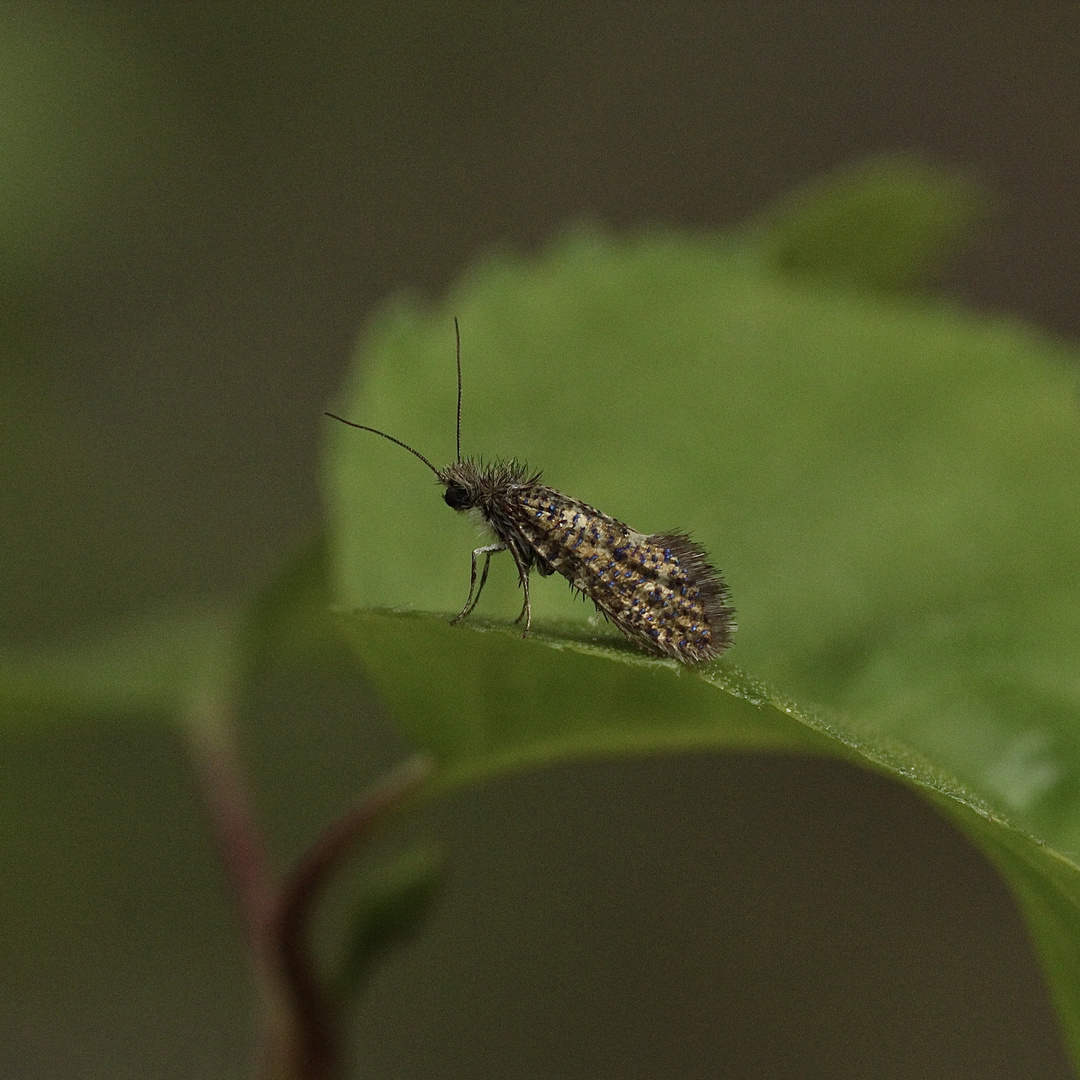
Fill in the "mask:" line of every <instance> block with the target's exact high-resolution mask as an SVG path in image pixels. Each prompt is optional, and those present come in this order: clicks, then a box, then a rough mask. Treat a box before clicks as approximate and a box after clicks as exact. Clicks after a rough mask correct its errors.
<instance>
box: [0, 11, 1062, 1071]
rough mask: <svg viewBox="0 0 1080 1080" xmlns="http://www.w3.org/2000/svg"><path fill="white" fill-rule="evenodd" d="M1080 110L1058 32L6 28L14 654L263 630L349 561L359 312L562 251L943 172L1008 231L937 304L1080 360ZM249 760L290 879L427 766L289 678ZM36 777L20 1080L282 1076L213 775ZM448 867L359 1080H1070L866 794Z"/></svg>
mask: <svg viewBox="0 0 1080 1080" xmlns="http://www.w3.org/2000/svg"><path fill="white" fill-rule="evenodd" d="M1078 76H1080V8H1078V7H1077V6H1076V5H1074V4H1072V3H1064V2H1062V3H1032V4H1014V5H1007V4H985V3H977V2H967V0H963V2H957V3H953V4H950V5H937V4H932V3H923V4H895V5H855V4H842V3H825V2H814V0H811V2H794V0H788V2H775V3H760V4H759V3H755V4H748V3H739V4H734V3H732V4H704V3H689V2H670V3H660V4H630V3H612V2H603V0H601V2H597V3H588V4H586V3H580V2H579V3H563V4H560V3H557V2H554V3H553V2H548V3H544V4H536V3H531V2H523V3H519V4H514V5H505V4H498V3H479V2H461V3H455V4H438V3H429V4H424V3H417V4H410V5H398V4H375V3H353V4H347V3H323V4H318V5H302V4H298V3H284V2H271V3H265V4H260V5H241V4H225V3H219V4H211V3H204V2H200V0H195V2H192V3H187V4H184V5H153V4H124V3H101V4H96V5H92V6H90V5H78V4H58V3H51V4H50V3H11V4H5V5H4V6H3V7H2V8H0V334H2V338H0V392H2V396H3V402H2V403H0V420H2V422H3V423H2V427H3V430H2V431H0V460H2V461H3V465H2V466H0V641H2V642H3V643H5V644H7V645H25V644H28V643H47V642H49V641H53V640H57V639H59V638H67V637H70V636H76V635H83V634H87V633H92V632H94V631H96V630H100V629H102V628H107V627H111V626H114V625H116V624H117V623H118V622H121V621H123V620H124V619H125V618H130V617H132V616H136V615H138V614H140V613H143V612H147V611H160V610H167V609H169V608H171V607H173V606H176V605H179V604H187V603H190V602H191V601H192V600H196V599H198V600H205V599H211V600H214V601H220V600H224V601H234V600H236V601H242V600H244V599H245V598H247V597H249V596H250V595H251V594H252V593H253V592H254V591H255V590H256V589H257V588H258V587H259V585H260V583H261V582H262V581H263V580H265V578H266V576H267V575H268V574H270V573H271V572H272V571H273V569H274V567H275V566H277V565H278V564H279V563H280V562H281V561H282V559H283V558H285V557H286V556H287V555H288V554H289V552H290V551H292V550H293V549H294V548H295V547H296V546H297V545H298V544H300V543H302V542H303V541H304V540H305V539H306V538H307V537H308V536H310V535H311V534H312V533H314V532H315V531H316V530H317V528H318V522H319V512H320V511H319V499H318V489H317V484H316V479H315V477H316V461H317V452H318V446H319V440H320V438H321V432H322V423H323V421H322V420H321V416H320V414H321V411H322V409H323V408H324V406H325V405H326V403H327V402H328V401H330V400H331V398H332V397H333V396H334V394H335V391H336V389H337V387H338V385H339V382H340V379H341V377H342V374H343V372H344V370H345V367H346V364H347V362H348V358H349V356H350V353H351V351H352V347H353V343H354V341H355V338H356V335H357V333H358V331H359V329H360V328H361V327H362V325H363V324H364V321H365V319H366V318H367V317H368V316H369V315H370V313H371V312H373V311H374V310H375V309H376V308H377V307H378V306H379V305H380V304H381V303H382V302H384V301H385V300H386V299H387V298H388V297H390V296H392V295H393V294H395V293H398V292H400V291H403V290H404V291H407V292H409V293H411V294H414V295H419V296H421V297H432V298H434V297H437V296H439V295H440V293H441V292H442V291H443V290H444V289H445V288H446V287H447V286H448V285H449V284H450V283H451V282H452V281H453V280H455V278H456V277H457V275H458V274H459V273H460V272H461V271H462V269H463V268H464V267H466V266H467V265H468V264H469V262H470V261H471V260H472V259H474V258H475V257H477V256H479V255H481V254H483V253H485V252H489V251H490V250H491V249H492V248H493V247H500V246H501V247H509V248H512V249H514V250H520V251H529V250H532V249H535V248H536V247H538V246H540V245H543V243H544V242H545V240H546V239H547V238H548V237H550V236H552V235H553V234H554V233H555V232H557V231H558V230H559V229H560V228H561V227H562V226H564V225H565V224H567V223H570V222H574V221H580V220H593V221H599V222H603V223H605V224H607V225H609V226H611V227H613V228H615V229H619V230H622V229H627V230H631V229H635V228H639V227H642V226H647V225H656V224H660V225H668V226H677V227H684V228H689V229H704V230H710V231H715V230H723V229H725V228H729V227H737V226H739V225H740V224H741V223H743V222H745V221H746V220H747V219H749V218H751V217H752V216H754V215H756V214H759V213H761V212H762V211H763V210H764V209H766V208H767V207H768V206H769V205H770V203H771V202H772V201H774V200H775V199H777V198H778V197H780V196H782V195H784V194H785V193H787V192H789V191H790V190H792V189H793V188H795V187H797V186H799V185H800V184H803V183H805V182H807V181H809V180H812V179H813V178H815V177H817V176H818V175H820V174H821V173H823V172H826V171H829V170H832V169H835V168H838V167H841V166H844V165H847V164H850V163H852V162H856V161H859V160H861V159H864V158H866V157H867V156H870V155H873V154H879V153H884V152H896V151H910V152H915V153H918V154H920V155H922V156H923V158H924V159H925V160H927V161H929V162H930V163H932V164H936V165H940V166H944V167H948V168H953V169H956V170H959V171H960V172H962V173H963V174H965V175H967V176H970V177H972V178H974V179H976V180H979V181H981V182H982V183H983V184H984V185H985V187H986V190H987V192H988V196H989V202H990V206H991V208H992V214H991V216H990V218H989V221H988V223H987V226H986V228H985V230H984V231H983V233H982V234H981V237H980V238H979V239H978V240H977V242H976V243H974V244H973V245H972V246H971V247H970V248H969V249H968V250H967V251H966V252H965V253H964V255H963V257H962V258H960V259H958V260H957V261H956V262H955V263H954V264H953V265H952V266H951V267H950V268H949V270H948V271H947V272H946V274H945V276H944V279H943V282H942V289H943V290H944V291H945V292H946V293H947V294H948V295H950V296H952V297H954V298H955V299H956V300H957V302H958V303H963V304H966V305H969V306H973V307H976V308H978V309H980V310H984V311H987V312H1004V313H1007V314H1009V315H1010V316H1016V317H1021V318H1025V319H1028V320H1030V321H1032V322H1034V323H1037V324H1038V325H1040V326H1042V327H1044V328H1046V329H1047V330H1049V331H1051V332H1056V333H1059V334H1061V335H1063V336H1065V337H1067V338H1070V339H1075V338H1076V337H1077V336H1078V335H1080V290H1078V288H1077V283H1078V280H1080V240H1078V237H1080V200H1078V199H1077V197H1076V193H1077V190H1078V180H1080V176H1078V173H1080V149H1078V148H1080V77H1078ZM245 732H246V740H247V741H246V750H247V753H248V755H249V760H250V763H251V768H252V774H253V777H254V779H255V782H256V783H257V785H258V790H259V795H260V800H261V805H262V808H263V811H264V813H265V815H266V818H267V820H268V822H269V823H270V824H271V827H272V829H273V835H274V842H275V851H276V854H277V856H278V857H279V858H280V860H281V861H282V863H283V864H284V863H285V862H287V861H288V860H289V859H290V858H291V857H293V856H295V854H296V852H297V851H299V850H300V849H301V847H302V846H303V844H304V842H305V840H307V839H310V837H311V835H312V833H313V831H314V830H316V829H317V828H318V826H319V824H320V823H321V822H323V821H324V820H325V819H326V818H327V817H328V816H329V815H330V814H332V813H333V812H334V811H335V810H337V809H340V808H341V807H342V806H344V805H345V804H346V802H347V801H348V799H349V797H350V795H352V794H355V792H356V791H357V790H358V789H359V788H360V787H361V786H362V785H363V784H364V783H366V782H367V781H368V780H369V779H370V778H371V777H372V776H374V775H375V774H376V773H377V772H378V771H379V770H380V769H381V768H383V767H385V766H386V765H387V764H389V763H390V762H392V761H394V760H395V759H396V758H397V757H398V756H400V754H401V753H402V752H403V751H404V749H405V748H404V746H403V745H402V744H401V743H400V742H399V741H398V740H397V739H396V737H395V735H394V733H393V730H392V728H391V727H390V726H389V724H388V723H387V721H386V719H385V718H384V717H382V715H381V714H380V712H379V707H378V703H377V702H375V701H373V700H372V698H371V695H370V694H369V693H367V691H366V690H365V688H364V686H363V684H362V682H361V681H359V680H352V681H349V680H343V679H336V680H318V679H312V680H310V681H309V682H306V683H303V684H300V683H299V682H298V681H297V680H295V679H291V680H290V679H285V678H282V679H280V680H278V681H274V680H272V679H270V678H267V680H266V682H265V685H263V686H262V687H261V688H260V690H259V692H258V693H257V694H256V695H255V699H254V700H253V701H251V702H249V704H248V711H247V715H246V717H245ZM0 763H2V764H0V1074H2V1075H4V1076H11V1077H17V1078H23V1077H56V1076H65V1077H75V1078H89V1077H98V1076H110V1077H127V1076H131V1077H135V1076H155V1077H170V1078H171V1077H193V1076H200V1077H202V1076H214V1077H217V1076H221V1077H242V1076H245V1075H248V1069H249V1066H248V1060H249V1055H250V1050H251V1042H252V1032H251V1012H252V1007H253V1002H252V1000H251V995H250V990H249V987H248V982H247V978H246V971H245V967H244V957H243V954H242V950H241V946H240V943H239V936H238V934H237V928H236V924H235V920H234V918H233V915H232V913H231V910H230V907H229V902H228V897H227V895H226V892H225V889H224V885H223V882H222V880H221V875H220V873H219V871H218V868H217V866H216V865H215V863H214V862H213V856H212V853H211V849H210V846H209V843H208V838H207V835H206V830H205V828H204V826H203V824H202V820H201V817H200V813H199V809H198V805H197V800H196V794H195V790H194V784H193V781H192V779H191V776H190V773H189V770H188V767H187V764H186V761H185V758H184V755H183V750H182V747H181V746H180V745H179V742H178V740H177V739H176V738H175V737H174V736H173V735H172V734H171V733H169V732H165V731H162V730H160V729H157V728H154V727H150V726H139V725H128V726H125V727H123V728H117V727H116V726H114V725H110V724H108V723H105V722H101V723H97V724H87V725H81V726H78V727H74V728H65V729H59V728H53V729H50V730H46V731H33V732H27V731H22V730H20V731H16V732H11V731H7V730H4V731H3V732H2V734H0ZM426 829H427V831H429V832H430V833H431V834H432V835H434V836H436V837H437V838H438V839H439V840H440V841H441V843H442V844H443V845H444V848H445V851H446V853H447V858H448V866H449V876H448V880H447V884H446V888H445V891H444V894H443V896H442V900H441V903H440V905H439V907H438V908H437V910H436V912H435V915H434V917H433V919H432V921H431V924H430V926H429V928H428V931H427V932H426V933H425V935H424V936H423V937H422V939H421V940H420V941H418V942H417V943H415V944H414V945H413V946H411V947H410V948H409V949H408V951H407V952H405V953H404V954H402V955H401V956H400V957H398V958H397V959H396V960H395V961H393V962H392V963H391V965H390V966H389V967H388V968H387V969H386V970H385V971H384V973H383V974H382V975H381V976H380V977H379V978H378V979H377V980H376V982H375V983H374V984H373V985H372V987H371V989H370V993H369V996H368V997H367V999H366V1000H365V1001H364V1002H363V1004H362V1005H361V1007H360V1008H359V1009H358V1011H357V1017H356V1023H355V1025H354V1032H353V1035H354V1048H355V1053H356V1057H357V1061H358V1062H359V1063H361V1065H362V1069H361V1074H362V1075H371V1076H401V1077H424V1076H432V1077H434V1076H440V1077H445V1076H448V1075H463V1076H470V1077H493V1078H494V1077H501V1076H506V1075H517V1076H522V1077H536V1078H541V1077H543V1078H547V1077H552V1078H554V1077H566V1076H590V1077H607V1076H610V1077H622V1078H625V1077H639V1076H640V1077H654V1076H667V1075H683V1076H715V1075H730V1076H743V1075H745V1076H755V1077H771V1076H775V1077H789V1076H807V1077H818V1076H820V1077H847V1076H850V1077H863V1076H867V1075H874V1076H881V1077H920V1078H922V1077H937V1076H941V1077H945V1076H948V1077H953V1078H955V1077H976V1076H978V1077H1030V1076H1041V1077H1064V1076H1067V1075H1069V1073H1068V1069H1067V1066H1066V1064H1065V1061H1064V1058H1063V1056H1062V1052H1061V1049H1060V1040H1059V1036H1058V1033H1057V1030H1056V1025H1055V1021H1054V1018H1053V1015H1052V1012H1051V1010H1050V1006H1049V1003H1048V1001H1047V998H1046V993H1045V990H1044V989H1043V986H1042V983H1041V980H1040V977H1039V974H1038V971H1037V968H1036V966H1035V962H1034V957H1033V954H1032V950H1031V948H1030V946H1029V945H1028V943H1027V941H1026V939H1025V937H1024V933H1023V929H1022V927H1021V925H1020V922H1019V918H1018V916H1017V913H1016V910H1015V908H1014V906H1013V904H1012V901H1011V899H1010V897H1009V895H1008V893H1007V891H1006V889H1005V887H1004V885H1003V884H1002V883H1001V882H1000V881H999V879H998V878H997V876H996V875H995V874H994V872H993V870H992V869H991V868H990V867H989V866H988V865H987V864H986V863H985V862H984V861H983V860H982V858H981V857H980V856H979V855H978V854H977V853H976V852H975V851H974V850H973V849H972V848H971V847H970V846H969V845H968V844H967V843H966V841H964V840H963V838H961V837H960V836H958V835H957V834H955V833H954V832H953V831H952V830H951V829H949V828H948V827H947V826H946V825H945V824H944V823H943V822H941V821H940V820H939V819H938V818H937V816H936V815H935V814H934V813H933V812H932V811H931V810H930V809H929V808H928V807H927V806H926V805H924V804H923V803H922V802H921V801H920V800H919V799H918V798H917V797H916V796H915V795H913V794H911V793H910V792H908V791H906V790H904V789H900V788H898V787H896V786H894V785H892V784H891V783H888V782H885V781H883V780H880V779H878V778H876V777H874V776H872V775H870V774H867V773H863V772H859V771H856V770H853V769H850V768H847V767H844V766H841V765H839V764H836V763H823V762H816V761H807V760H795V759H786V758H780V757H769V756H745V757H704V758H687V759H678V760H672V761H662V762H649V763H645V762H635V763H621V764H612V765H604V766H599V765H593V766H588V767H584V766H582V767H574V768H563V769H559V770H557V771H553V772H551V773H549V774H544V775H537V776H529V777H522V778H518V779H516V780H514V781H510V782H505V783H502V784H499V785H497V786H491V787H488V788H485V789H483V790H481V791H476V792H473V793H471V794H470V795H468V796H467V797H459V798H458V799H457V800H455V801H454V802H453V803H452V804H449V805H447V806H444V807H441V808H440V812H439V814H438V815H437V816H432V818H431V820H429V821H428V822H427V823H426ZM337 903H338V906H339V907H341V906H342V905H344V903H345V901H344V894H343V895H342V896H341V897H338V898H337ZM330 923H331V930H332V923H333V920H332V919H331V920H330Z"/></svg>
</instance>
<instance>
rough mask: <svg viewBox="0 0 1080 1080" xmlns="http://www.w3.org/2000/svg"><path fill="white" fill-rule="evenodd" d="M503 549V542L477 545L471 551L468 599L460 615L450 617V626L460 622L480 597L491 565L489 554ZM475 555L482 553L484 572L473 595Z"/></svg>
mask: <svg viewBox="0 0 1080 1080" xmlns="http://www.w3.org/2000/svg"><path fill="white" fill-rule="evenodd" d="M505 550H506V545H505V544H488V546H487V547H478V548H476V550H475V551H473V553H472V574H471V575H470V578H469V599H468V600H466V601H465V606H464V607H463V608H462V609H461V614H460V615H455V616H454V618H452V619H451V620H450V625H451V626H452V625H453V624H454V623H457V622H460V621H461V620H462V619H464V618H465V616H466V615H468V614H469V612H470V611H472V609H473V608H474V607H476V602H477V601H478V600H479V599H480V594H481V593H482V592H483V591H484V582H486V581H487V577H488V570H489V569H490V567H491V556H492V555H494V554H495V552H497V551H505ZM477 555H483V556H484V572H483V573H482V574H481V575H480V588H479V589H477V590H476V595H475V596H473V589H474V588H475V586H476V556H477Z"/></svg>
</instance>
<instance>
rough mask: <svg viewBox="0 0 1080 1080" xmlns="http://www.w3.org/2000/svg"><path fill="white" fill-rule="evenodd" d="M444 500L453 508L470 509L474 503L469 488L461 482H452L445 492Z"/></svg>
mask: <svg viewBox="0 0 1080 1080" xmlns="http://www.w3.org/2000/svg"><path fill="white" fill-rule="evenodd" d="M443 501H444V502H445V503H446V505H447V506H449V507H450V509H451V510H468V509H469V507H470V506H472V505H473V499H472V495H471V494H470V493H469V489H468V488H465V487H462V486H461V485H460V484H450V485H448V486H447V488H446V490H445V491H444V492H443Z"/></svg>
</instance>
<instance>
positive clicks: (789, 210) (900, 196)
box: [758, 157, 986, 292]
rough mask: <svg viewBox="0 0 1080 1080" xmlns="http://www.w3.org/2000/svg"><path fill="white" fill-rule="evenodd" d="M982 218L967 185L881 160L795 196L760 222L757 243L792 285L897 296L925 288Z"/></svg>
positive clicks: (908, 163)
mask: <svg viewBox="0 0 1080 1080" xmlns="http://www.w3.org/2000/svg"><path fill="white" fill-rule="evenodd" d="M985 213H986V198H985V196H984V195H983V193H982V192H981V190H980V189H979V188H978V187H977V186H976V185H975V184H974V183H971V182H969V181H967V180H964V179H963V178H962V177H959V176H956V175H955V174H953V173H946V172H943V171H941V170H940V169H934V168H932V167H931V166H929V165H925V164H923V163H922V162H920V161H918V160H917V159H915V158H911V157H901V158H884V159H877V160H873V161H869V162H866V163H864V164H862V165H859V166H857V167H855V168H851V169H847V170H844V171H843V172H841V173H839V174H837V175H833V176H828V177H825V178H824V179H823V180H822V181H820V182H819V183H818V184H815V185H814V186H813V187H811V188H810V189H808V190H806V191H800V192H797V193H796V194H795V195H794V196H793V197H791V198H790V199H787V200H785V201H784V202H783V203H781V204H780V205H779V206H778V207H777V208H776V209H775V210H773V211H772V212H771V213H770V214H768V215H767V216H766V218H765V221H764V223H763V226H764V227H763V230H762V233H761V235H760V236H759V238H758V240H759V243H760V244H761V248H762V251H763V253H764V255H765V258H766V260H767V261H768V263H769V264H770V265H772V266H773V267H775V268H776V269H777V270H778V271H780V272H781V273H783V274H787V275H789V276H791V277H792V278H807V279H818V280H821V281H830V280H831V281H837V282H845V283H848V284H850V285H854V286H857V287H859V288H864V289H869V290H874V291H880V292H901V291H905V290H912V289H918V288H920V287H922V286H925V285H926V284H927V283H928V282H931V281H933V280H934V278H935V277H936V275H937V273H938V272H939V271H940V269H941V267H942V265H943V264H944V262H945V260H946V259H947V258H948V257H949V256H950V255H952V253H953V252H954V251H955V250H956V249H957V247H959V246H960V244H961V243H962V242H963V241H965V240H967V239H968V237H969V236H971V235H972V234H973V233H974V231H975V228H976V226H977V225H978V223H979V222H980V220H981V219H982V218H983V217H984V216H985Z"/></svg>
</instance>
